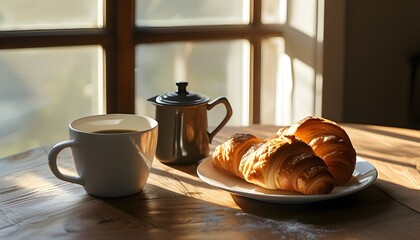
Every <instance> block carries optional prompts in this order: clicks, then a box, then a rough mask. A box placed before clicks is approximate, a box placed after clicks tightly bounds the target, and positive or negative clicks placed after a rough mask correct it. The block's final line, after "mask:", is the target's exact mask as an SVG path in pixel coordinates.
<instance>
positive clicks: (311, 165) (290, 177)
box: [212, 133, 334, 194]
mask: <svg viewBox="0 0 420 240" xmlns="http://www.w3.org/2000/svg"><path fill="white" fill-rule="evenodd" d="M212 163H213V165H214V166H215V167H217V168H221V169H224V170H225V171H227V172H229V173H231V174H234V175H236V176H238V177H240V178H243V179H244V180H246V181H247V182H250V183H253V184H256V185H259V186H261V187H264V188H268V189H283V190H288V191H297V192H301V193H304V194H325V193H329V192H331V191H332V189H333V188H334V179H333V177H332V175H331V174H330V173H329V171H328V169H327V166H326V164H325V163H324V162H323V161H322V160H321V159H320V158H319V157H317V156H316V155H315V154H314V152H313V150H312V148H311V147H309V146H308V145H307V144H305V143H304V142H302V141H300V140H299V139H297V138H295V137H294V136H281V137H278V138H271V139H268V140H264V139H260V138H257V137H255V136H253V135H251V134H241V133H239V134H235V135H233V136H232V137H231V138H230V139H229V140H228V141H226V142H225V143H223V144H221V145H219V146H218V147H217V148H216V149H215V151H214V153H213V156H212Z"/></svg>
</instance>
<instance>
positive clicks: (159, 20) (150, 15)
mask: <svg viewBox="0 0 420 240" xmlns="http://www.w3.org/2000/svg"><path fill="white" fill-rule="evenodd" d="M249 6H250V3H249V0H229V1H226V0H177V1H174V0H136V25H137V26H186V25H219V24H220V25H226V24H247V23H249V12H250V11H249Z"/></svg>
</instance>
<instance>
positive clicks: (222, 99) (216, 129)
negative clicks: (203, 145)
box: [207, 97, 233, 143]
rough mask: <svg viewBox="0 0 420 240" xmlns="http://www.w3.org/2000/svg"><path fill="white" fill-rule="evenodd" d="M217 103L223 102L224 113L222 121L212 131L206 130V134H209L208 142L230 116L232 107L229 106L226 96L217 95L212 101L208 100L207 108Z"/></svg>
mask: <svg viewBox="0 0 420 240" xmlns="http://www.w3.org/2000/svg"><path fill="white" fill-rule="evenodd" d="M218 104H223V105H225V107H226V115H225V117H224V118H223V121H222V122H221V123H220V124H219V125H218V126H217V127H216V128H215V129H214V130H213V132H211V133H210V132H207V134H208V136H209V142H210V143H211V140H212V139H213V137H214V136H215V135H216V133H217V132H219V131H220V129H222V127H224V126H225V125H226V123H227V122H228V121H229V119H230V117H232V113H233V111H232V107H231V106H230V103H229V101H228V100H227V98H226V97H218V98H216V99H215V100H213V101H212V102H210V103H209V104H208V105H207V110H211V109H212V108H213V107H215V106H216V105H218Z"/></svg>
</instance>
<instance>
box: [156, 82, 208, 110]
mask: <svg viewBox="0 0 420 240" xmlns="http://www.w3.org/2000/svg"><path fill="white" fill-rule="evenodd" d="M176 85H177V86H178V90H177V91H176V92H170V93H166V94H163V95H161V96H158V97H157V98H156V102H157V103H159V104H162V105H173V106H179V105H198V104H202V103H206V102H208V101H209V100H210V98H209V97H207V96H201V95H199V94H196V93H194V92H188V91H187V85H188V82H177V83H176Z"/></svg>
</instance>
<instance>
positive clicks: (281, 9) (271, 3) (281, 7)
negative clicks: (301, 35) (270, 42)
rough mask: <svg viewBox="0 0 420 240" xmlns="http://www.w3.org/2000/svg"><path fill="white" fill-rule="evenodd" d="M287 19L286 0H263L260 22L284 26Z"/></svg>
mask: <svg viewBox="0 0 420 240" xmlns="http://www.w3.org/2000/svg"><path fill="white" fill-rule="evenodd" d="M286 17H287V0H263V1H262V19H261V20H262V22H263V23H266V24H267V23H268V24H269V23H274V24H284V23H286Z"/></svg>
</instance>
